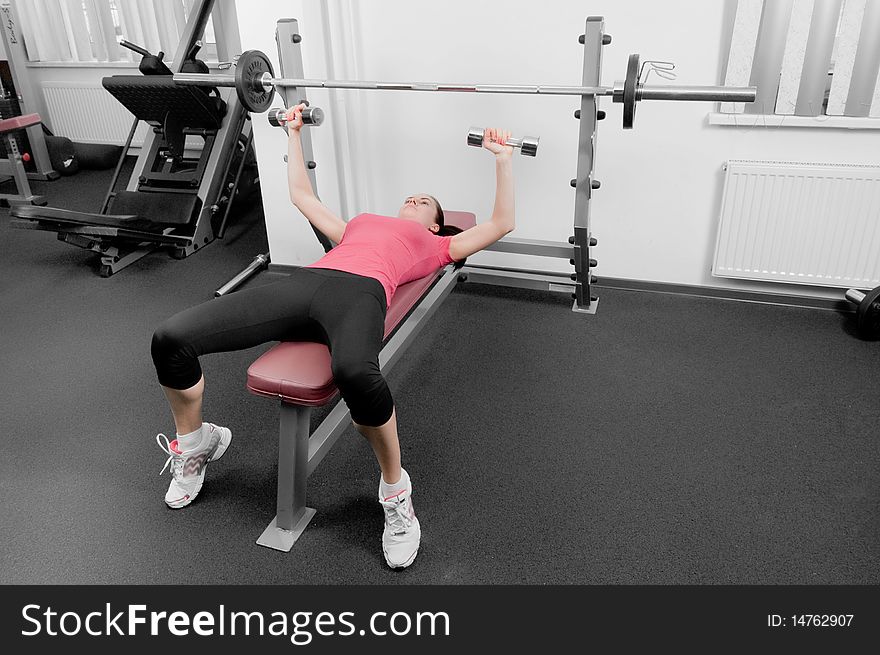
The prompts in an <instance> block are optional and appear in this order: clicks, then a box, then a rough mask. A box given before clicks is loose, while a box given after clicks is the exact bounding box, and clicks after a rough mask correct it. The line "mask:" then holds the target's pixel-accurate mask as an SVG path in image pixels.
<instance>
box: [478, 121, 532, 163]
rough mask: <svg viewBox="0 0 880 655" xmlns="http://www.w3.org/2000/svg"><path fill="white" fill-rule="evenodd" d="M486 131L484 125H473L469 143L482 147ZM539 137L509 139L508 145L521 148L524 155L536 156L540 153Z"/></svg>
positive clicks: (520, 150)
mask: <svg viewBox="0 0 880 655" xmlns="http://www.w3.org/2000/svg"><path fill="white" fill-rule="evenodd" d="M484 132H485V130H484V129H483V128H482V127H472V128H471V129H470V130H469V131H468V140H467V143H468V145H469V146H474V147H475V148H481V147H482V146H483V133H484ZM538 139H540V137H537V136H524V137H523V138H522V139H508V140H507V145H509V146H513V147H514V148H519V152H520V154H522V155H526V156H528V157H534V156H535V155H537V154H538Z"/></svg>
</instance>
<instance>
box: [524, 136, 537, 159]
mask: <svg viewBox="0 0 880 655" xmlns="http://www.w3.org/2000/svg"><path fill="white" fill-rule="evenodd" d="M520 151H521V152H522V154H524V155H525V156H526V157H534V156H535V155H537V154H538V137H533V136H526V137H523V140H522V146H520Z"/></svg>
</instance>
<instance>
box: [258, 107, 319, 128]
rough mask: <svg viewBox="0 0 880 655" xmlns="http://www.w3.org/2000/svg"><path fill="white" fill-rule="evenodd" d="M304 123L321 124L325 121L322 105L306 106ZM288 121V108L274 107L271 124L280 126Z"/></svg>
mask: <svg viewBox="0 0 880 655" xmlns="http://www.w3.org/2000/svg"><path fill="white" fill-rule="evenodd" d="M302 118H303V125H314V126H315V127H317V126H319V125H320V124H321V123H323V122H324V111H323V110H322V109H321V108H320V107H306V108H305V109H303V111H302ZM286 123H287V110H286V109H273V110H271V111H270V112H269V124H270V125H272V126H273V127H280V126H282V125H285V124H286Z"/></svg>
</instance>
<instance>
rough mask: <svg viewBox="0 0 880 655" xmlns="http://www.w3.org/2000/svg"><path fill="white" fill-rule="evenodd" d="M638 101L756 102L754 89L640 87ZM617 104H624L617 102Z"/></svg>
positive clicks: (726, 87)
mask: <svg viewBox="0 0 880 655" xmlns="http://www.w3.org/2000/svg"><path fill="white" fill-rule="evenodd" d="M636 94H637V96H638V97H637V99H638V100H695V101H699V102H754V101H755V96H756V91H755V88H754V87H742V88H738V87H729V86H640V87H639V89H638V91H637V92H636ZM615 102H622V98H621V100H620V101H618V100H616V98H615Z"/></svg>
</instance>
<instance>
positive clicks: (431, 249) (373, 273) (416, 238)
mask: <svg viewBox="0 0 880 655" xmlns="http://www.w3.org/2000/svg"><path fill="white" fill-rule="evenodd" d="M450 241H452V237H451V236H449V237H438V236H437V235H435V234H433V233H432V232H431V231H430V230H428V229H427V228H426V227H425V226H424V225H422V224H421V223H417V222H416V221H411V220H408V219H405V218H392V217H390V216H378V215H376V214H358V215H357V216H355V217H354V218H352V219H351V220H350V221H348V225H347V226H346V228H345V233H344V234H343V236H342V241H340V242H339V244H338V245H337V246H336V247H335V248H333V249H332V250H331V251H330V252H328V253H327V254H325V255H324V256H323V257H321V259H319V260H318V261H316V262H315V263H314V264H309V265H308V266H306V267H305V268H329V269H332V270H335V271H346V272H348V273H355V274H356V275H364V276H366V277H371V278H375V279H376V280H378V281H379V282H380V283H381V284H382V286H383V287H384V288H385V297H386V302H387V305H388V306H390V305H391V299H392V298H393V297H394V292H395V291H396V290H397V287H398V286H399V285H401V284H406V283H407V282H411V281H412V280H417V279H419V278H421V277H425V276H426V275H428V274H429V273H432V272H433V271H436V270H439V269H441V268H443V267H444V266H446V265H447V264H450V263H452V261H453V259H452V258H451V257H450V256H449V242H450Z"/></svg>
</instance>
